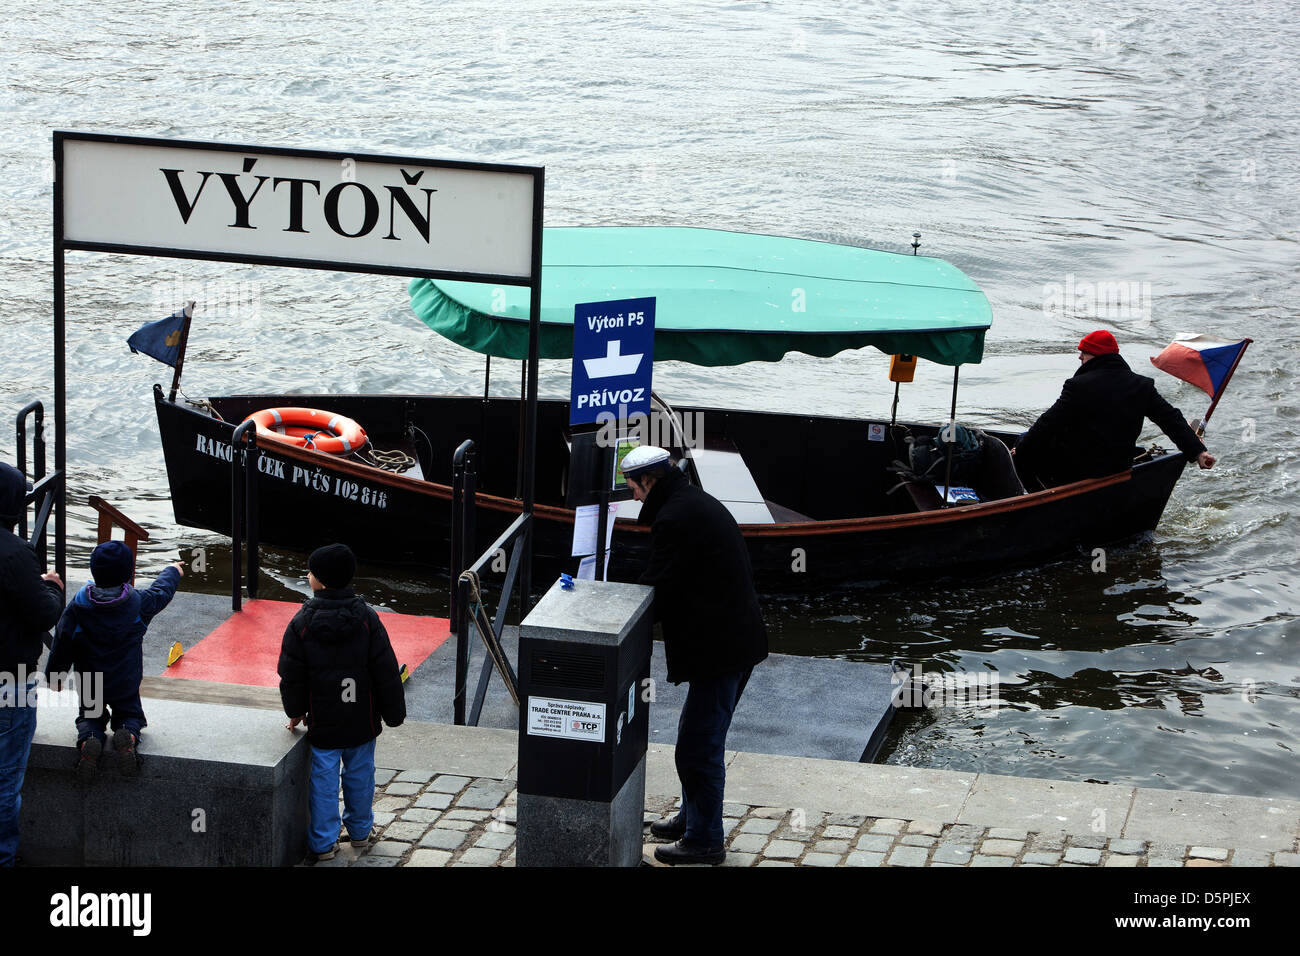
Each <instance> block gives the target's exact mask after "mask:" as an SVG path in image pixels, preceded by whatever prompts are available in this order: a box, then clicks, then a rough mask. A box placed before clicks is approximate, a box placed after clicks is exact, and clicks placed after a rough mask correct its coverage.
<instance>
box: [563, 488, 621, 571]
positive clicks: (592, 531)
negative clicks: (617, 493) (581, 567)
mask: <svg viewBox="0 0 1300 956" xmlns="http://www.w3.org/2000/svg"><path fill="white" fill-rule="evenodd" d="M616 517H618V502H617V501H611V502H610V503H609V517H608V518H607V519H606V524H605V554H606V555H608V554H609V542H610V540H611V539H612V538H613V537H614V519H615V518H616ZM599 526H600V505H579V506H578V508H577V509H576V510H575V511H574V513H573V550H572V551H570V552H569V554H571V555H573V556H574V557H577V556H578V555H580V554H595V553H596V529H597V528H598V527H599Z"/></svg>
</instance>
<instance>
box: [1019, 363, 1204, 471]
mask: <svg viewBox="0 0 1300 956" xmlns="http://www.w3.org/2000/svg"><path fill="white" fill-rule="evenodd" d="M1143 418H1149V419H1151V421H1153V422H1155V423H1156V425H1158V426H1159V427H1160V430H1161V431H1163V432H1164V433H1165V434H1166V435H1168V436H1169V438H1170V439H1171V440H1172V441H1173V442H1174V444H1175V445H1177V446H1178V449H1179V451H1181V452H1182V453H1183V454H1184V455H1186V456H1187V458H1188V460H1189V461H1195V460H1196V457H1197V455H1199V454H1200V453H1201V452H1203V451H1205V445H1203V444H1202V443H1201V440H1200V439H1199V438H1197V437H1196V433H1195V432H1194V431H1192V429H1191V427H1190V426H1189V425H1188V424H1187V421H1186V419H1184V418H1183V414H1182V412H1180V411H1179V410H1178V409H1176V408H1174V406H1172V405H1170V404H1169V403H1168V402H1166V401H1165V400H1164V399H1163V398H1161V397H1160V393H1159V392H1157V391H1156V383H1155V382H1154V381H1152V380H1151V379H1149V378H1147V377H1146V376H1145V375H1138V374H1137V373H1136V372H1134V371H1132V370H1131V369H1129V367H1128V363H1127V362H1125V361H1124V360H1123V359H1122V358H1120V356H1118V355H1098V356H1096V357H1094V358H1092V359H1089V360H1088V361H1087V362H1084V363H1082V364H1081V365H1080V366H1079V368H1078V370H1077V371H1076V372H1075V373H1074V375H1073V376H1071V377H1070V378H1068V379H1066V381H1065V387H1064V388H1062V389H1061V397H1060V398H1058V399H1057V400H1056V404H1054V405H1053V406H1052V407H1051V408H1049V409H1048V410H1047V411H1045V412H1043V414H1042V415H1040V416H1039V417H1038V421H1036V422H1034V425H1033V427H1032V428H1030V429H1029V431H1028V432H1027V433H1026V434H1025V436H1024V437H1023V438H1021V439H1020V441H1019V443H1018V444H1017V445H1016V465H1017V467H1018V468H1020V469H1021V470H1022V473H1023V472H1024V471H1025V470H1029V471H1032V472H1033V473H1035V474H1037V475H1038V476H1039V477H1041V478H1042V479H1043V480H1044V481H1045V482H1046V483H1048V484H1064V483H1066V482H1069V481H1078V480H1079V479H1081V478H1100V477H1102V476H1103V475H1113V474H1115V473H1116V472H1119V471H1127V470H1128V469H1129V468H1131V467H1132V466H1133V453H1134V449H1135V447H1136V446H1137V440H1138V436H1139V435H1141V433H1142V419H1143ZM1030 490H1031V491H1032V490H1034V489H1032V488H1031V489H1030Z"/></svg>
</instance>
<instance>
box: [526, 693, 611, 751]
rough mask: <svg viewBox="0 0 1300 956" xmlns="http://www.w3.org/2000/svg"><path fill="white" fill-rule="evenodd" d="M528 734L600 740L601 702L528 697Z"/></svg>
mask: <svg viewBox="0 0 1300 956" xmlns="http://www.w3.org/2000/svg"><path fill="white" fill-rule="evenodd" d="M528 733H530V734H532V735H534V736H537V737H566V738H568V739H570V740H590V741H593V742H595V743H598V744H599V743H604V741H605V705H604V704H596V703H592V702H591V701H588V700H556V699H555V698H552V697H529V698H528Z"/></svg>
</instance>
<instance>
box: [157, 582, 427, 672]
mask: <svg viewBox="0 0 1300 956" xmlns="http://www.w3.org/2000/svg"><path fill="white" fill-rule="evenodd" d="M301 607H302V605H301V604H298V603H293V602H289V601H246V602H244V609H243V610H242V611H240V612H239V613H237V614H232V615H230V617H228V618H227V619H226V620H225V622H224V623H222V625H221V626H220V627H218V628H217V629H216V630H215V631H213V632H212V633H211V634H209V635H208V636H207V637H205V638H203V639H202V640H200V641H199V642H198V643H197V644H195V645H194V646H193V647H186V648H185V656H184V657H182V658H181V659H180V660H179V661H177V662H176V663H175V664H173V665H172V666H171V667H168V668H166V669H165V670H163V674H164V675H165V676H167V677H185V678H189V679H190V680H210V681H220V682H222V683H225V684H251V685H253V686H256V687H279V686H280V677H279V675H278V674H277V673H276V671H275V668H276V665H277V664H279V662H280V640H281V639H282V638H283V637H284V629H285V628H286V627H288V625H289V621H290V620H292V618H293V616H294V615H295V614H297V613H298V610H299V608H301ZM379 619H380V620H381V621H383V622H384V630H386V631H388V637H389V639H390V640H391V641H392V642H393V652H394V653H395V654H396V655H397V663H398V665H399V666H400V665H402V664H405V665H406V666H407V667H409V668H410V669H411V671H412V672H414V671H415V669H416V668H417V667H419V666H420V665H421V664H422V663H423V662H424V659H425V658H426V657H428V656H429V655H430V654H432V653H433V652H434V651H435V650H437V649H438V648H439V647H440V646H441V645H442V643H443V641H445V640H447V638H448V637H450V636H451V630H450V629H451V622H450V621H448V620H447V619H446V618H442V617H417V616H416V615H413V614H389V613H386V612H383V611H381V612H380V613H379Z"/></svg>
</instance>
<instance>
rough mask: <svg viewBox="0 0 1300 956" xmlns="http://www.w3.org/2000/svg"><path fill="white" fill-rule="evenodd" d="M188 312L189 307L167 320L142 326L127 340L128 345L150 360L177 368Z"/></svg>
mask: <svg viewBox="0 0 1300 956" xmlns="http://www.w3.org/2000/svg"><path fill="white" fill-rule="evenodd" d="M188 311H189V309H188V307H187V308H185V309H181V310H180V311H179V312H173V313H172V314H171V315H169V316H167V318H165V319H159V320H158V321H157V322H149V323H147V324H145V325H142V326H140V328H138V329H136V331H135V332H134V333H133V334H132V336H131V337H130V338H129V339H127V340H126V344H127V345H128V346H129V347H130V349H131V351H132V352H143V353H144V354H145V355H147V356H149V357H150V358H154V359H157V360H158V361H159V362H162V363H163V364H164V365H170V366H171V367H172V368H175V367H176V359H177V356H179V355H180V351H181V334H182V333H181V330H182V329H183V328H184V327H185V316H186V313H187V312H188Z"/></svg>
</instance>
